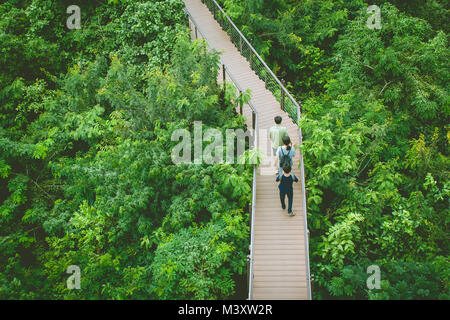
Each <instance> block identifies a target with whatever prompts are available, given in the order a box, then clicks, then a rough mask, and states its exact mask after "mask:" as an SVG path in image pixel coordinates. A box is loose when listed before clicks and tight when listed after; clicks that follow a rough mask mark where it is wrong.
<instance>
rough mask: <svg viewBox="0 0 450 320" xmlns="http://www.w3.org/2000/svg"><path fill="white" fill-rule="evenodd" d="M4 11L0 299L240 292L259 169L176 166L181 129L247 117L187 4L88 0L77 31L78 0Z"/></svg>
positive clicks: (230, 124) (229, 124)
mask: <svg viewBox="0 0 450 320" xmlns="http://www.w3.org/2000/svg"><path fill="white" fill-rule="evenodd" d="M0 3H1V4H0V52H1V54H0V70H1V71H0V110H1V113H0V299H42V298H46V299H217V298H228V297H230V296H232V295H233V294H234V293H235V279H236V276H237V275H244V274H245V264H246V254H247V250H248V242H249V239H248V238H249V230H248V202H249V201H250V195H251V192H250V183H251V175H252V170H251V167H250V166H249V165H233V164H222V165H204V164H203V165H194V164H179V165H175V164H173V162H172V159H171V150H172V148H173V146H174V145H175V144H176V142H174V141H172V139H171V136H172V133H173V132H174V130H176V129H182V128H185V129H188V130H191V128H192V124H193V121H194V120H197V121H202V123H203V127H204V128H209V127H212V128H220V129H221V130H224V131H225V130H226V129H229V128H244V127H245V125H244V119H243V118H242V117H241V116H239V115H237V114H236V113H235V111H234V106H235V103H236V98H235V97H234V96H233V94H232V92H231V91H229V90H227V94H226V95H224V94H223V92H222V89H221V87H220V86H218V85H217V83H216V78H217V77H216V76H217V61H218V57H217V54H215V53H210V52H208V50H207V49H206V47H205V44H204V43H202V42H200V41H195V42H191V41H190V40H189V35H188V30H187V27H186V16H185V14H184V13H183V10H182V8H183V3H182V1H180V0H170V1H136V0H127V1H79V3H80V4H79V5H80V7H81V12H82V26H81V29H79V30H68V29H67V28H66V25H65V23H66V19H67V17H68V15H67V14H66V8H67V7H68V6H69V5H71V4H72V1H53V0H28V1H19V0H8V1H1V2H0ZM206 144H207V143H206ZM70 265H77V266H79V267H80V269H81V290H69V289H68V288H67V286H66V280H67V278H68V277H69V274H67V273H66V270H67V268H68V267H69V266H70Z"/></svg>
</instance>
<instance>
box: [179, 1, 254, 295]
mask: <svg viewBox="0 0 450 320" xmlns="http://www.w3.org/2000/svg"><path fill="white" fill-rule="evenodd" d="M184 12H185V13H186V14H187V16H188V19H190V20H191V21H192V23H193V24H194V26H195V31H196V33H197V32H200V34H201V36H202V38H203V39H204V40H205V41H206V43H207V44H208V45H209V47H211V48H212V46H211V44H210V43H209V41H208V39H206V38H205V36H204V35H203V33H202V31H201V29H200V28H199V26H198V24H197V22H196V21H195V20H194V18H193V17H192V15H191V14H190V13H189V11H188V10H187V9H186V8H185V9H184ZM219 61H220V64H221V65H222V68H223V71H224V72H226V74H228V76H229V77H230V79H231V81H232V82H233V84H234V85H235V87H236V89H238V91H239V93H240V94H241V93H242V92H243V91H242V88H241V87H240V86H239V84H238V82H237V81H236V80H235V78H234V77H233V75H232V74H231V72H230V71H229V69H228V67H227V66H226V65H225V63H224V62H223V61H222V58H221V57H219ZM247 105H248V106H249V107H250V108H251V109H252V112H253V116H254V120H253V119H252V122H254V128H253V130H254V138H253V141H254V148H256V147H257V146H258V112H257V111H256V108H255V107H254V106H253V104H252V103H251V102H250V101H248V102H247ZM255 203H256V165H254V166H253V178H252V209H251V211H252V212H251V220H250V221H251V225H250V228H251V230H250V271H249V284H248V285H249V294H248V300H251V299H252V295H253V253H254V248H255V246H254V241H255V228H254V223H253V222H254V221H255Z"/></svg>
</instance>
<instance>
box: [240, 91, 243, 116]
mask: <svg viewBox="0 0 450 320" xmlns="http://www.w3.org/2000/svg"><path fill="white" fill-rule="evenodd" d="M239 112H240V113H241V116H242V114H243V112H242V91H240V92H239Z"/></svg>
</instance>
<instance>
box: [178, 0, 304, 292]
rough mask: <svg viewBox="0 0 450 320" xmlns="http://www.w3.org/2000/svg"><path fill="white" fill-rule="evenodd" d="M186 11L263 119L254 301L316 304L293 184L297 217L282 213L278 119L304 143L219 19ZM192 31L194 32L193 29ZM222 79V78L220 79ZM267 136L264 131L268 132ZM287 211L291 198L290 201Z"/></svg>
mask: <svg viewBox="0 0 450 320" xmlns="http://www.w3.org/2000/svg"><path fill="white" fill-rule="evenodd" d="M184 3H185V4H186V9H187V11H188V13H189V15H190V16H191V18H192V20H193V21H195V22H196V24H197V26H198V29H199V30H195V31H194V29H192V35H193V37H194V38H195V37H200V34H199V33H200V32H201V34H202V36H203V37H204V38H206V40H207V41H208V43H209V45H210V46H211V47H212V48H214V49H215V50H217V51H218V52H220V53H221V59H222V62H223V64H224V65H225V66H226V68H227V69H228V72H229V73H230V74H231V75H232V76H233V78H234V81H235V82H237V84H238V85H239V87H241V88H242V90H244V91H245V90H247V89H250V90H251V104H252V105H253V106H254V108H256V110H257V114H258V129H259V130H258V147H259V148H260V149H261V150H262V151H263V153H264V162H265V163H264V162H263V164H262V165H261V166H260V167H259V168H258V170H257V176H256V201H255V214H254V221H252V223H253V224H254V230H253V232H254V235H253V237H254V238H253V261H252V263H253V266H252V267H253V269H252V273H253V279H252V281H250V283H251V286H252V287H251V288H250V297H249V298H251V299H268V300H274V299H311V297H310V288H309V283H308V282H309V280H308V276H309V262H308V261H307V259H308V258H307V257H308V255H307V252H306V249H307V248H306V245H307V243H308V241H307V235H306V234H305V233H306V231H305V230H306V227H305V223H306V221H305V220H306V219H305V218H306V215H305V212H304V210H305V209H304V208H305V206H304V204H303V203H302V201H303V199H304V196H303V194H302V188H301V184H300V182H299V183H297V184H294V204H293V212H294V213H295V216H293V217H291V216H288V214H287V210H282V209H281V205H280V199H279V192H278V188H277V183H276V182H275V177H276V176H275V174H274V167H273V166H272V165H270V164H268V163H267V162H268V161H271V158H273V157H272V155H271V147H270V141H269V138H268V132H269V129H270V127H271V126H273V125H274V117H275V116H277V115H280V116H281V117H282V118H283V122H282V125H283V126H285V127H286V128H287V130H288V132H289V136H290V138H291V141H293V142H294V143H295V144H298V143H299V130H298V127H297V125H296V124H295V123H294V122H293V121H292V120H291V119H290V118H289V115H288V114H287V113H286V112H284V111H282V110H281V107H280V103H279V102H278V101H277V99H276V98H275V97H274V95H273V94H272V92H271V91H269V90H267V89H266V85H265V82H264V81H262V80H261V79H260V78H259V77H258V76H257V75H256V74H255V72H254V71H253V70H252V68H251V67H250V64H249V62H248V61H247V60H246V58H245V57H243V56H242V55H241V53H240V52H239V51H238V49H237V48H236V46H235V44H233V43H232V42H231V41H230V36H229V35H228V34H227V33H226V32H224V31H223V30H222V28H221V26H220V25H219V23H218V22H217V21H216V20H215V19H214V16H213V15H212V14H211V12H210V10H209V9H208V7H207V6H206V5H205V4H203V3H202V2H201V1H200V0H184ZM191 27H192V26H191ZM219 78H220V79H222V75H219ZM243 114H244V116H246V117H247V119H248V121H249V122H251V120H252V114H251V111H249V110H248V108H247V109H245V110H244V113H243ZM264 130H265V131H264ZM300 159H301V157H300V152H299V151H298V150H297V152H296V156H295V157H294V166H293V173H294V174H295V175H296V176H297V177H298V178H299V179H300V178H301V172H300V170H299V168H298V167H299V166H298V164H299V161H300ZM286 205H287V198H286Z"/></svg>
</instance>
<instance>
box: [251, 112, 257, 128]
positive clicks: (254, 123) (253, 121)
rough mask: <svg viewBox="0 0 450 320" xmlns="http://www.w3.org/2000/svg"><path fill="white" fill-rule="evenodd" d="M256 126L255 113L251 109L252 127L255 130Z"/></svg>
mask: <svg viewBox="0 0 450 320" xmlns="http://www.w3.org/2000/svg"><path fill="white" fill-rule="evenodd" d="M255 128H256V113H255V112H254V111H252V129H253V130H255Z"/></svg>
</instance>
